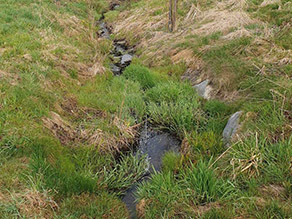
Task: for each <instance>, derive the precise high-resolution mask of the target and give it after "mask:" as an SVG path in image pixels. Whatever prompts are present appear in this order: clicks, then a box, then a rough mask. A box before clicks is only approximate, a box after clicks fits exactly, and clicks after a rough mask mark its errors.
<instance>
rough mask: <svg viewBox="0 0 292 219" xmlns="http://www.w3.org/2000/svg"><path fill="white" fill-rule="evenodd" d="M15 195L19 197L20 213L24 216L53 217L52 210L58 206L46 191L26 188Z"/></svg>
mask: <svg viewBox="0 0 292 219" xmlns="http://www.w3.org/2000/svg"><path fill="white" fill-rule="evenodd" d="M16 196H17V197H18V198H19V199H20V202H19V203H18V204H17V205H18V207H19V210H20V213H21V215H23V216H26V217H41V218H48V219H49V218H53V212H54V211H56V210H58V208H59V206H58V204H57V203H56V202H55V201H54V200H53V198H52V197H51V196H50V195H49V193H48V192H47V191H44V192H39V191H37V190H27V191H25V193H24V194H16Z"/></svg>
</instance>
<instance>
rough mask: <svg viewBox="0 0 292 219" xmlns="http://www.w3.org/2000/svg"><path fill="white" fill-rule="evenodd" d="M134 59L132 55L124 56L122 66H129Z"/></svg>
mask: <svg viewBox="0 0 292 219" xmlns="http://www.w3.org/2000/svg"><path fill="white" fill-rule="evenodd" d="M132 59H133V56H132V55H129V54H125V55H123V56H122V60H121V64H122V65H125V64H127V63H128V64H129V63H130V62H131V61H132Z"/></svg>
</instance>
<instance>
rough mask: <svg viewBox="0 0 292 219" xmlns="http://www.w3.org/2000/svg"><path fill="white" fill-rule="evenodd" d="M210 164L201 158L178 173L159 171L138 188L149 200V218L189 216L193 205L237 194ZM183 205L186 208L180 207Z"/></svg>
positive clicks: (144, 197)
mask: <svg viewBox="0 0 292 219" xmlns="http://www.w3.org/2000/svg"><path fill="white" fill-rule="evenodd" d="M209 165H210V164H208V163H205V162H203V161H199V162H198V164H197V165H193V164H191V165H190V167H187V168H186V169H184V170H181V171H180V173H179V174H177V175H176V176H175V175H173V173H171V172H164V173H158V174H156V175H155V176H153V177H152V179H151V181H150V182H149V183H145V184H143V185H142V186H141V187H140V188H139V190H138V197H139V199H140V200H141V199H146V200H149V202H150V204H149V205H148V206H147V208H146V212H145V215H146V217H147V216H152V217H157V216H159V215H164V216H165V217H172V216H174V215H175V212H178V211H180V212H181V213H182V214H183V215H188V214H189V213H191V212H192V208H194V205H200V204H206V203H210V202H213V201H217V200H224V199H229V198H232V197H235V196H236V192H235V190H234V186H233V185H232V184H231V183H230V182H228V181H224V180H222V179H220V178H218V177H216V175H215V173H214V171H213V169H211V168H209ZM182 206H183V209H180V208H181V207H182ZM193 214H194V211H193Z"/></svg>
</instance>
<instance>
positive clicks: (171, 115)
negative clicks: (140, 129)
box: [146, 81, 204, 136]
mask: <svg viewBox="0 0 292 219" xmlns="http://www.w3.org/2000/svg"><path fill="white" fill-rule="evenodd" d="M146 99H147V101H148V111H149V112H148V113H149V115H150V119H151V122H152V123H154V124H157V125H159V126H161V127H162V128H165V129H168V130H169V131H171V132H174V133H176V134H178V135H180V136H183V134H184V132H185V131H191V130H194V129H196V128H198V127H199V124H200V122H202V120H203V119H204V117H203V116H202V113H201V111H200V109H199V107H200V102H199V98H198V96H197V95H196V93H195V92H194V91H193V88H192V87H191V86H190V85H189V84H183V83H177V82H172V81H169V82H166V83H161V84H158V85H157V86H155V87H153V88H152V89H149V90H148V91H147V92H146Z"/></svg>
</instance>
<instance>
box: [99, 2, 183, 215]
mask: <svg viewBox="0 0 292 219" xmlns="http://www.w3.org/2000/svg"><path fill="white" fill-rule="evenodd" d="M116 7H117V6H116ZM99 29H100V31H99V36H100V37H103V38H107V39H111V38H110V33H111V31H110V28H109V27H108V25H107V24H106V23H105V22H104V20H103V18H102V19H101V20H100V22H99ZM110 55H111V56H110V57H111V60H112V63H111V65H110V67H111V70H112V72H113V73H114V75H121V74H122V73H123V71H124V69H125V68H126V67H127V66H128V65H130V64H131V61H132V58H133V56H134V49H133V48H132V47H129V46H128V45H127V43H126V41H125V40H114V41H113V49H112V51H111V54H110ZM179 149H180V141H179V140H178V139H177V138H175V137H174V136H172V135H171V134H169V133H167V132H161V131H155V130H153V129H152V128H151V127H148V125H147V122H146V124H145V127H144V128H143V129H142V131H141V133H140V138H139V142H138V146H137V149H136V150H137V151H136V153H137V154H141V155H144V156H146V157H147V160H148V163H149V168H148V170H146V171H147V174H146V175H145V176H144V177H142V178H141V179H140V180H139V182H137V183H136V184H134V185H132V187H130V188H129V189H128V190H127V191H126V193H125V195H124V196H123V197H122V200H123V202H124V203H125V204H126V206H127V208H128V210H129V214H130V217H131V218H137V214H136V204H137V202H136V198H135V192H136V191H137V187H138V186H139V184H140V183H141V182H144V181H147V180H148V179H149V178H150V176H151V174H152V173H154V172H155V171H156V172H157V171H160V170H161V166H162V157H163V155H164V154H165V153H166V152H168V151H173V152H177V153H178V152H179Z"/></svg>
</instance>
